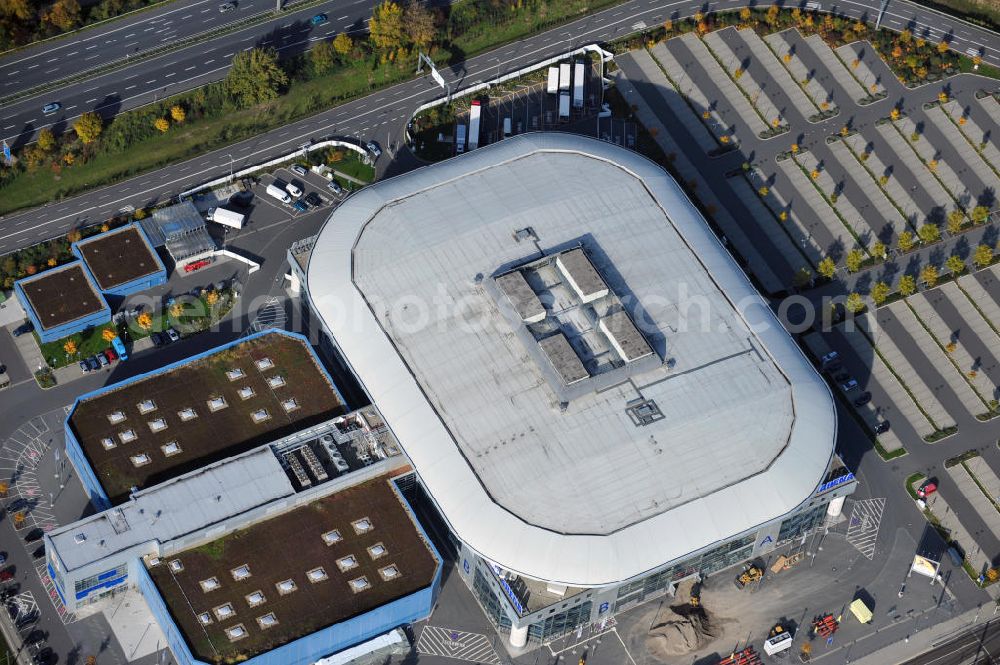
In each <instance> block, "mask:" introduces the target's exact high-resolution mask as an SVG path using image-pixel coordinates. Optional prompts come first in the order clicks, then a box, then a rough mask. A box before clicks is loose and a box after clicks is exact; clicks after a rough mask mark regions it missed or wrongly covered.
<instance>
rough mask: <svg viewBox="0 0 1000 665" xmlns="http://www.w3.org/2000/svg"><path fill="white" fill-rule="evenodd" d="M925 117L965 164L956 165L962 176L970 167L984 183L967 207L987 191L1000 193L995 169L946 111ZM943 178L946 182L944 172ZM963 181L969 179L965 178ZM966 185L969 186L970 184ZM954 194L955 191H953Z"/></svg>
mask: <svg viewBox="0 0 1000 665" xmlns="http://www.w3.org/2000/svg"><path fill="white" fill-rule="evenodd" d="M925 115H926V116H927V119H928V120H929V121H930V122H931V124H932V125H933V126H934V129H935V130H936V131H938V132H940V134H941V136H942V138H943V139H944V142H945V144H946V145H948V146H950V147H951V148H952V149H954V150H955V151H956V152H957V153H958V156H959V157H960V158H961V159H962V161H963V162H964V164H958V165H955V166H956V167H957V168H959V171H960V175H964V173H961V171H962V169H963V168H964V167H968V168H969V170H970V172H971V174H972V175H974V176H975V177H976V178H977V179H978V180H979V182H981V183H982V187H983V189H982V190H980V191H974V192H973V194H974V196H975V198H974V199H973V202H971V203H967V204H966V205H976V202H977V200H978V198H979V197H980V196H982V195H983V193H984V192H985V191H986V190H987V189H989V190H991V191H992V192H993V193H994V195H996V194H997V193H998V192H1000V178H997V175H996V173H994V172H993V169H991V168H990V166H989V165H988V164H987V163H986V162H985V161H983V157H982V156H981V155H980V154H979V152H978V151H976V150H975V149H974V148H973V147H972V145H970V143H969V142H968V140H966V138H965V137H964V136H963V135H962V133H961V132H960V131H959V130H958V125H956V124H955V123H954V122H952V120H951V118H949V117H948V115H947V114H946V113H945V111H944V109H942V108H940V107H935V108H932V109H928V110H927V111H926V113H925ZM987 145H988V146H990V147H992V148H993V150H994V151H995V150H996V146H995V145H993V144H992V143H991V142H989V141H987ZM941 178H942V180H945V176H944V173H943V172H942V173H941ZM963 180H967V179H966V178H963ZM945 184H948V181H947V180H945ZM966 184H967V186H968V183H966ZM952 192H953V193H954V190H952Z"/></svg>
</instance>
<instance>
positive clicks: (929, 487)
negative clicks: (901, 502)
mask: <svg viewBox="0 0 1000 665" xmlns="http://www.w3.org/2000/svg"><path fill="white" fill-rule="evenodd" d="M934 492H937V483H935V482H934V481H933V480H925V481H924V484H923V485H921V486H920V487H919V488H918V489H917V496H919V497H920V498H921V499H926V498H927V497H929V496H930V495H931V494H934Z"/></svg>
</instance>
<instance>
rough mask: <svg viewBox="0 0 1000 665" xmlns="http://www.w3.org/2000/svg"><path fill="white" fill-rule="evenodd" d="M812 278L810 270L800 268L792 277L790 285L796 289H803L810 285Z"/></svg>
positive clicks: (803, 267)
mask: <svg viewBox="0 0 1000 665" xmlns="http://www.w3.org/2000/svg"><path fill="white" fill-rule="evenodd" d="M812 278H813V274H812V270H810V269H809V268H807V267H805V266H802V267H801V268H799V269H798V270H796V271H795V274H794V275H793V276H792V283H793V284H794V285H795V287H796V288H798V289H804V288H805V287H807V286H809V285H810V284H812Z"/></svg>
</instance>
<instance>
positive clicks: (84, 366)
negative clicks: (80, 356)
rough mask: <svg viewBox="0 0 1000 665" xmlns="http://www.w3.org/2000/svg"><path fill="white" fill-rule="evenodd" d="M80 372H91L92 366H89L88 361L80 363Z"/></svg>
mask: <svg viewBox="0 0 1000 665" xmlns="http://www.w3.org/2000/svg"><path fill="white" fill-rule="evenodd" d="M80 371H81V372H83V373H84V374H86V373H87V372H89V371H90V365H88V364H87V361H86V360H81V361H80Z"/></svg>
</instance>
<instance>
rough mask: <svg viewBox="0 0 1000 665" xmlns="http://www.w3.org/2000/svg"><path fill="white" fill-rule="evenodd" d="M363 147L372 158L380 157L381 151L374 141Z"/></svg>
mask: <svg viewBox="0 0 1000 665" xmlns="http://www.w3.org/2000/svg"><path fill="white" fill-rule="evenodd" d="M365 147H366V148H368V152H370V153H371V154H372V157H374V158H375V159H378V158H379V157H381V156H382V149H381V148H379V147H378V143H375V141H369V142H368V143H366V144H365Z"/></svg>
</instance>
